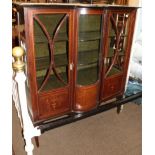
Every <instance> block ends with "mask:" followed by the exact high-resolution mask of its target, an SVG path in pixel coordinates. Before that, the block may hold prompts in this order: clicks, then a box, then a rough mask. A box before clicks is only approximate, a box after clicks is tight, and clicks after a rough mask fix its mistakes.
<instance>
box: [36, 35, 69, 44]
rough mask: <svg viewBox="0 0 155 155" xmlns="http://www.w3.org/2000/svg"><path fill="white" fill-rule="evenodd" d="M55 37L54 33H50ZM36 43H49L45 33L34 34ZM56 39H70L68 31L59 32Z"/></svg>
mask: <svg viewBox="0 0 155 155" xmlns="http://www.w3.org/2000/svg"><path fill="white" fill-rule="evenodd" d="M50 36H51V38H53V35H52V34H51V35H50ZM34 41H35V43H48V40H47V37H46V36H45V35H39V34H38V35H35V36H34ZM55 41H57V42H58V41H68V35H67V34H66V33H59V34H58V36H57V38H56V39H55Z"/></svg>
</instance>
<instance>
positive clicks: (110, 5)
mask: <svg viewBox="0 0 155 155" xmlns="http://www.w3.org/2000/svg"><path fill="white" fill-rule="evenodd" d="M13 5H16V6H19V7H65V8H74V7H88V8H139V7H137V6H133V5H116V4H101V3H99V4H84V3H22V2H13Z"/></svg>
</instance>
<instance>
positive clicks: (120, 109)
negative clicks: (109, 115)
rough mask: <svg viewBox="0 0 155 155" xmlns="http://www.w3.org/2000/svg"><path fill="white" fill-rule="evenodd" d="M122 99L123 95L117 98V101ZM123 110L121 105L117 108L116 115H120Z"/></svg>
mask: <svg viewBox="0 0 155 155" xmlns="http://www.w3.org/2000/svg"><path fill="white" fill-rule="evenodd" d="M122 98H123V95H119V96H117V100H121V99H122ZM123 108H124V105H123V104H122V105H118V106H117V113H118V114H119V113H121V112H122V111H123Z"/></svg>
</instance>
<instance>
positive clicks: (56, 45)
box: [34, 14, 68, 91]
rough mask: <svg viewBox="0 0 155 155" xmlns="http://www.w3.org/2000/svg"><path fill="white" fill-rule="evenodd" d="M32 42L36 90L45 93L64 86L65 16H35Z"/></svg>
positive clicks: (66, 51)
mask: <svg viewBox="0 0 155 155" xmlns="http://www.w3.org/2000/svg"><path fill="white" fill-rule="evenodd" d="M34 41H35V57H36V61H35V62H36V75H37V84H38V89H41V90H42V91H47V90H51V89H55V88H59V87H63V86H65V85H66V84H67V83H68V17H67V16H66V14H48V15H47V14H40V15H36V16H35V17H34ZM51 62H52V63H51Z"/></svg>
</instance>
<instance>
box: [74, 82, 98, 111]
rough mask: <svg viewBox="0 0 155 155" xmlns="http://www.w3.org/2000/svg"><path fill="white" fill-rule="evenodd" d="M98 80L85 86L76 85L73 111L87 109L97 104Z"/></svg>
mask: <svg viewBox="0 0 155 155" xmlns="http://www.w3.org/2000/svg"><path fill="white" fill-rule="evenodd" d="M98 91H99V82H97V83H96V84H94V85H90V86H85V87H80V86H79V87H78V86H77V87H76V101H75V108H74V109H75V111H88V110H90V109H93V108H94V107H96V106H97V103H98V99H99V93H98Z"/></svg>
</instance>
